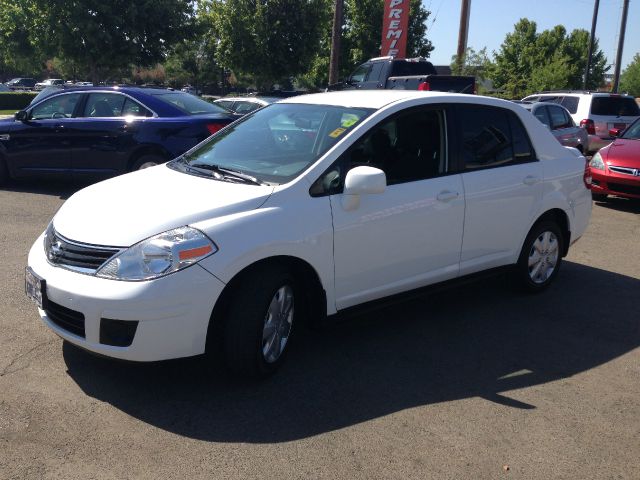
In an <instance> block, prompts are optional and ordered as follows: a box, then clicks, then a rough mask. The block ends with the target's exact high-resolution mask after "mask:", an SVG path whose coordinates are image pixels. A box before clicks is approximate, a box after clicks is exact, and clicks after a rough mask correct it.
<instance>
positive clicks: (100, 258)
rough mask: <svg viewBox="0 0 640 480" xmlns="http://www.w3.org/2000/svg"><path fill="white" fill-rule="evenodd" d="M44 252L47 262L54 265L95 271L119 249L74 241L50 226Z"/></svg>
mask: <svg viewBox="0 0 640 480" xmlns="http://www.w3.org/2000/svg"><path fill="white" fill-rule="evenodd" d="M45 252H46V254H47V259H48V260H49V262H51V263H52V264H54V265H60V266H63V267H68V268H71V269H72V270H79V271H86V272H95V271H96V270H98V268H100V267H101V266H102V265H103V264H104V263H105V262H106V261H107V260H109V259H110V258H111V257H113V256H114V255H115V254H117V253H118V252H120V249H119V248H117V247H102V246H97V245H89V244H86V243H79V242H75V241H73V240H69V239H67V238H65V237H63V236H62V235H60V234H59V233H57V232H56V231H55V230H54V229H53V228H52V227H50V228H49V229H48V230H47V234H46V237H45Z"/></svg>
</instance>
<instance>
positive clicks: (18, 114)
mask: <svg viewBox="0 0 640 480" xmlns="http://www.w3.org/2000/svg"><path fill="white" fill-rule="evenodd" d="M15 117H16V120H17V121H19V122H25V121H26V120H27V119H28V118H29V114H28V113H27V112H25V111H24V110H20V111H19V112H16V115H15Z"/></svg>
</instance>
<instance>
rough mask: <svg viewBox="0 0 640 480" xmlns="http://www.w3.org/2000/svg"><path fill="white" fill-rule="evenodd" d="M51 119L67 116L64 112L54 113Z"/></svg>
mask: <svg viewBox="0 0 640 480" xmlns="http://www.w3.org/2000/svg"><path fill="white" fill-rule="evenodd" d="M51 118H67V116H66V115H65V114H64V113H62V112H53V114H52V115H51Z"/></svg>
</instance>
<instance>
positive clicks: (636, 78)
mask: <svg viewBox="0 0 640 480" xmlns="http://www.w3.org/2000/svg"><path fill="white" fill-rule="evenodd" d="M620 91H622V92H628V93H629V94H631V95H633V96H634V97H640V53H636V54H635V55H634V56H633V60H632V61H631V63H630V64H629V65H627V68H625V69H624V71H623V72H622V75H620Z"/></svg>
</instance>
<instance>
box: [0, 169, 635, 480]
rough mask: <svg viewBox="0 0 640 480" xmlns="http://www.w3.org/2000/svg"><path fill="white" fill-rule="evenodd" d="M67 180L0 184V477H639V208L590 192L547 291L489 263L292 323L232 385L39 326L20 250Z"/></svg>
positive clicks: (216, 375)
mask: <svg viewBox="0 0 640 480" xmlns="http://www.w3.org/2000/svg"><path fill="white" fill-rule="evenodd" d="M78 188H80V186H79V185H75V184H68V183H54V182H51V181H48V180H39V181H33V182H27V183H19V184H17V185H13V186H11V187H9V188H5V189H1V190H0V241H1V245H2V247H3V248H2V250H1V251H0V259H1V260H2V263H1V264H2V266H3V268H2V269H1V270H0V291H1V295H0V302H1V303H0V479H75V478H77V479H129V478H131V479H138V478H140V479H160V478H162V479H174V478H175V479H185V478H188V479H226V478H234V479H235V478H238V479H240V478H242V479H253V478H255V479H296V478H299V479H315V478H318V479H331V480H335V479H376V478H385V479H387V478H398V479H409V478H416V479H418V478H419V479H428V478H434V479H485V478H486V479H497V478H512V479H520V478H526V479H551V478H553V479H559V478H567V479H638V478H640V460H639V459H640V420H639V419H640V348H639V347H640V315H639V314H638V299H639V298H640V202H631V201H627V200H623V199H614V200H611V201H609V202H607V203H604V204H602V203H597V204H595V206H594V211H593V216H592V220H591V225H590V227H589V229H588V231H587V233H586V234H585V236H584V237H583V238H582V239H581V240H580V241H579V242H578V243H577V244H575V245H574V246H573V248H572V250H571V252H570V254H569V257H568V258H567V259H566V261H565V262H564V264H563V266H562V270H561V271H560V274H559V276H558V278H557V281H556V282H555V284H554V285H553V286H552V287H551V288H550V289H549V290H547V291H546V292H544V293H543V294H539V295H525V294H522V293H517V292H515V291H514V290H513V289H512V288H511V285H509V282H508V280H507V279H506V278H505V277H496V278H494V279H491V280H485V281H482V282H479V283H472V284H467V285H464V286H461V287H458V288H455V289H451V290H448V291H445V292H439V293H437V294H431V295H425V296H422V297H420V298H418V299H415V300H412V301H409V302H405V303H401V304H396V305H392V306H389V307H385V308H383V309H379V310H376V311H373V312H368V313H367V314H363V315H361V316H358V317H355V318H351V319H349V320H346V321H342V322H338V323H334V324H331V325H329V326H328V327H326V328H324V329H322V330H320V331H313V332H307V331H299V332H298V335H297V338H294V340H295V341H294V342H293V343H292V345H291V347H292V350H291V352H290V356H289V358H288V362H287V363H286V364H285V365H284V367H283V368H282V370H281V371H280V372H278V373H277V374H276V375H275V376H274V377H272V378H270V379H268V380H265V381H262V382H241V381H236V380H234V379H232V378H229V377H228V376H227V375H226V374H225V373H224V372H223V371H221V370H220V369H217V368H216V367H215V366H211V365H210V363H209V362H207V361H206V360H205V359H203V358H195V359H185V360H177V361H170V362H161V363H154V364H132V363H124V362H115V361H112V360H108V359H103V358H98V357H95V356H92V355H89V354H87V353H85V352H83V351H81V350H78V349H76V348H75V347H73V346H71V345H69V344H64V343H63V342H62V340H60V339H59V338H58V337H57V336H55V335H54V334H53V333H52V332H51V331H49V330H48V329H47V328H45V327H44V326H43V325H42V324H41V323H40V320H39V318H38V315H37V312H36V309H35V306H34V305H32V304H30V303H29V301H27V299H26V297H25V295H24V291H23V289H24V287H23V278H24V266H25V263H26V258H27V252H28V250H29V248H30V246H31V243H32V242H33V241H34V239H35V238H36V237H37V236H38V235H39V234H40V233H41V232H42V231H43V230H44V228H45V227H46V225H47V223H48V222H49V220H50V218H51V217H52V216H53V214H54V213H55V212H56V210H57V209H58V208H59V207H60V205H61V204H62V203H63V202H64V200H65V199H66V198H68V196H69V195H71V194H72V193H73V192H74V191H75V190H76V189H78Z"/></svg>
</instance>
